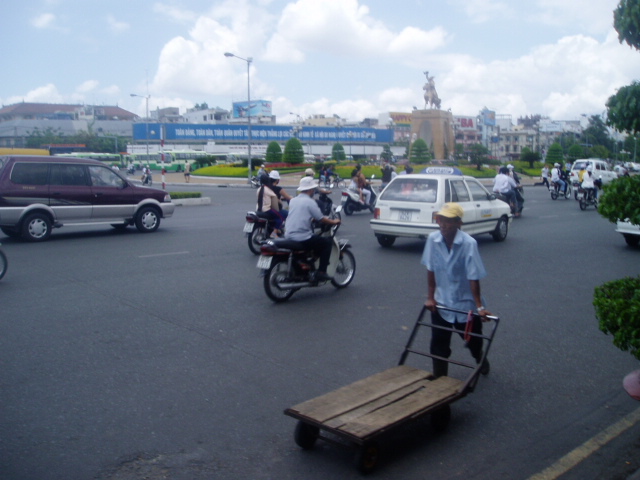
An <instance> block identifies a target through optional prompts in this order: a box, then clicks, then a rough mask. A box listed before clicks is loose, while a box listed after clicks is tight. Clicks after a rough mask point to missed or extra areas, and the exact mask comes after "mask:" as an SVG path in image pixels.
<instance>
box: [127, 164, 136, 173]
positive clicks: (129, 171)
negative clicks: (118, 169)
mask: <svg viewBox="0 0 640 480" xmlns="http://www.w3.org/2000/svg"><path fill="white" fill-rule="evenodd" d="M127 173H128V174H129V175H133V174H135V173H136V166H135V165H134V164H133V163H132V164H130V165H129V167H128V168H127Z"/></svg>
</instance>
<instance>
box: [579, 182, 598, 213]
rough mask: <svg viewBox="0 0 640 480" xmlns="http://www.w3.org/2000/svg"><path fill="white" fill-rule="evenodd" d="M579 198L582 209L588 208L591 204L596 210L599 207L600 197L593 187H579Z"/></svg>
mask: <svg viewBox="0 0 640 480" xmlns="http://www.w3.org/2000/svg"><path fill="white" fill-rule="evenodd" d="M577 200H578V202H580V210H586V209H587V207H588V206H589V205H593V206H594V207H595V208H596V210H597V209H598V197H596V194H595V191H594V190H593V189H591V188H590V189H588V190H585V189H584V188H582V187H579V188H578V194H577Z"/></svg>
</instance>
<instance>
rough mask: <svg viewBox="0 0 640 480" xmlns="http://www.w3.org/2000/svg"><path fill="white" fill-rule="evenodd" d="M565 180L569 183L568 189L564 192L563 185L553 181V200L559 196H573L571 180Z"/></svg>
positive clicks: (551, 190)
mask: <svg viewBox="0 0 640 480" xmlns="http://www.w3.org/2000/svg"><path fill="white" fill-rule="evenodd" d="M565 182H566V184H567V191H566V192H564V193H562V191H561V190H560V189H561V188H562V187H561V186H560V184H559V183H558V182H551V188H549V191H550V192H551V198H552V199H553V200H557V199H558V197H562V196H564V198H565V199H566V200H568V199H570V198H571V182H568V181H566V180H565Z"/></svg>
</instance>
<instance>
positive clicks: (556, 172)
mask: <svg viewBox="0 0 640 480" xmlns="http://www.w3.org/2000/svg"><path fill="white" fill-rule="evenodd" d="M562 177H563V172H562V169H561V167H560V164H559V163H554V164H553V168H552V169H551V181H552V182H553V183H557V184H558V185H560V186H561V187H562V194H563V195H565V194H566V193H567V182H565V181H564V180H563V179H562Z"/></svg>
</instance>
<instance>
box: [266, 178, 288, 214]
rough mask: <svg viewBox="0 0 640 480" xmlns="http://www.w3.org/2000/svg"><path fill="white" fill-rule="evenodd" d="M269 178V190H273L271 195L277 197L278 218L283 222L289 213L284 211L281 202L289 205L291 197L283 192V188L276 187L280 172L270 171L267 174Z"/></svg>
mask: <svg viewBox="0 0 640 480" xmlns="http://www.w3.org/2000/svg"><path fill="white" fill-rule="evenodd" d="M269 178H270V179H271V190H273V193H275V194H276V197H278V212H280V216H281V217H282V218H283V219H284V220H286V219H287V215H288V214H289V211H288V210H285V208H284V207H283V205H282V202H287V203H289V201H290V200H291V199H292V198H293V197H292V196H291V195H289V194H288V193H287V192H285V190H284V188H282V187H281V186H279V185H278V184H279V183H280V172H278V171H277V170H272V171H271V172H269Z"/></svg>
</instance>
